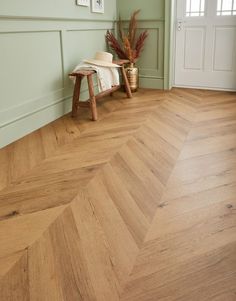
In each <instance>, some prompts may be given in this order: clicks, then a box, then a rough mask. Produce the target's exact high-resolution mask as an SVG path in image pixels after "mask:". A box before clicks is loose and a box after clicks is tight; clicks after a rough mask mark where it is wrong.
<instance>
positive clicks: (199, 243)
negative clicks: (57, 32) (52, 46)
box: [0, 88, 236, 301]
mask: <svg viewBox="0 0 236 301" xmlns="http://www.w3.org/2000/svg"><path fill="white" fill-rule="evenodd" d="M235 105H236V97H235V93H228V92H219V91H206V90H197V89H178V88H174V89H172V90H171V91H156V90H145V89H141V90H139V92H138V93H136V94H134V97H133V98H132V99H127V98H125V96H124V94H123V93H121V92H118V93H117V94H116V96H115V97H114V98H113V100H112V101H111V98H109V97H108V98H105V99H104V100H103V101H102V102H100V103H99V104H98V111H99V120H98V122H96V123H93V122H89V118H90V116H89V112H88V110H85V109H81V110H80V112H79V114H78V117H77V118H74V119H72V118H71V117H70V116H69V115H66V116H64V117H62V118H59V119H58V120H56V121H55V122H53V123H51V124H49V125H47V126H45V127H43V128H42V129H40V130H38V131H36V132H34V133H32V134H30V135H28V136H26V137H24V138H22V139H20V140H19V141H17V142H15V143H13V144H11V145H9V146H7V147H5V148H3V149H2V150H0V165H1V169H0V240H1V244H0V296H1V297H0V299H1V300H2V298H3V300H4V301H15V300H16V301H21V300H26V301H31V300H32V301H34V300H37V301H47V300H48V301H65V300H68V301H74V300H76V301H77V300H83V301H90V300H93V301H113V300H114V301H119V300H120V301H134V300H135V301H139V300H140V301H146V300H149V301H157V300H158V301H180V300H181V301H195V300H196V301H199V300H200V301H233V300H236V256H235V250H236V234H235V233H236V231H235V229H236V219H235V212H236V211H235V209H236V201H235V194H236V135H235V129H236V109H235V108H236V107H235ZM2 296H3V297H2Z"/></svg>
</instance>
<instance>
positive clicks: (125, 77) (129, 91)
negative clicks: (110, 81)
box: [121, 65, 132, 98]
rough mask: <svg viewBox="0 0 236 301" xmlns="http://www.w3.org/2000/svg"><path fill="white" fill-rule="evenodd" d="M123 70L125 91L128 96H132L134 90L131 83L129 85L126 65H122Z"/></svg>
mask: <svg viewBox="0 0 236 301" xmlns="http://www.w3.org/2000/svg"><path fill="white" fill-rule="evenodd" d="M121 72H122V76H123V80H124V84H125V91H126V94H127V97H128V98H132V92H131V89H130V85H129V81H128V78H127V75H126V72H125V67H124V65H122V67H121Z"/></svg>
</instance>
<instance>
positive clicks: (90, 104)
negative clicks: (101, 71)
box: [69, 60, 132, 121]
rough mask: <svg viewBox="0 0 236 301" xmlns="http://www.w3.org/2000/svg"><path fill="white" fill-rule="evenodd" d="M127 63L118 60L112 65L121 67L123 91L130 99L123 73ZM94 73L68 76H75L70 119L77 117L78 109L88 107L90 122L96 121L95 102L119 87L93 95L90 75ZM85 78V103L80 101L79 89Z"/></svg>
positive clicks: (127, 83) (78, 73)
mask: <svg viewBox="0 0 236 301" xmlns="http://www.w3.org/2000/svg"><path fill="white" fill-rule="evenodd" d="M128 62H129V61H127V60H119V61H114V62H113V63H114V64H116V65H119V66H121V68H119V69H121V75H122V78H123V81H124V85H125V90H126V94H127V97H128V98H132V93H131V90H130V86H129V82H128V79H127V76H126V73H125V67H124V65H125V64H127V63H128ZM94 73H96V72H95V71H86V70H79V71H78V72H74V73H71V74H69V75H70V76H75V77H76V79H75V87H74V94H73V103H72V117H75V116H76V115H77V112H78V109H79V108H80V107H88V108H90V110H91V113H92V120H93V121H96V120H97V119H98V114H97V100H98V99H99V98H102V97H103V96H106V95H108V94H112V93H113V92H115V91H117V90H118V89H119V88H120V85H118V86H114V87H112V88H111V89H109V90H107V91H104V92H100V93H99V94H97V95H95V94H94V88H93V80H92V75H93V74H94ZM85 76H86V77H87V81H88V88H89V99H88V100H87V101H80V100H79V98H80V88H81V82H82V79H83V78H84V77H85Z"/></svg>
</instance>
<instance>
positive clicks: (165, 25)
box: [117, 0, 171, 89]
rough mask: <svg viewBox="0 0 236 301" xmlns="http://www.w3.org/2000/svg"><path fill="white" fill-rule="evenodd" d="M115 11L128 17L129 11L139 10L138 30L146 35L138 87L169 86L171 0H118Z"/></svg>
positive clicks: (166, 87) (156, 87) (123, 17)
mask: <svg viewBox="0 0 236 301" xmlns="http://www.w3.org/2000/svg"><path fill="white" fill-rule="evenodd" d="M117 3H118V14H119V15H120V16H121V18H122V19H123V20H128V19H129V17H130V14H131V13H132V12H133V11H134V10H137V9H141V12H140V14H139V17H138V18H139V29H140V30H144V29H147V30H148V32H149V37H148V40H147V42H146V45H145V49H144V52H143V55H142V57H141V59H140V61H139V63H138V65H139V67H140V86H141V87H145V88H154V89H168V88H169V87H170V86H169V69H170V68H169V57H170V51H169V49H170V41H169V39H170V20H169V18H170V11H171V5H170V3H171V0H147V1H144V0H132V1H127V0H117Z"/></svg>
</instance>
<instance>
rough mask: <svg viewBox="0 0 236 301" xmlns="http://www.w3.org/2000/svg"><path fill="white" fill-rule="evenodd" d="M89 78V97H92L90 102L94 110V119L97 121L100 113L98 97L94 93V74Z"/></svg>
mask: <svg viewBox="0 0 236 301" xmlns="http://www.w3.org/2000/svg"><path fill="white" fill-rule="evenodd" d="M87 79H88V88H89V97H90V101H89V104H90V108H91V112H92V120H93V121H96V120H97V119H98V113H97V104H96V97H95V95H94V89H93V79H92V75H88V76H87Z"/></svg>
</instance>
